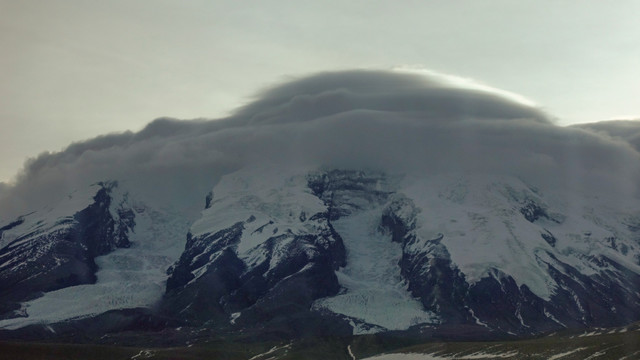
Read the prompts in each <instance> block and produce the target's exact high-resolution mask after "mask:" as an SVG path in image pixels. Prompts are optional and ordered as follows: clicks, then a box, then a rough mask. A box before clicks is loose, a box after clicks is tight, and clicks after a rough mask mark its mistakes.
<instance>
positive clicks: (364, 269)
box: [314, 207, 438, 334]
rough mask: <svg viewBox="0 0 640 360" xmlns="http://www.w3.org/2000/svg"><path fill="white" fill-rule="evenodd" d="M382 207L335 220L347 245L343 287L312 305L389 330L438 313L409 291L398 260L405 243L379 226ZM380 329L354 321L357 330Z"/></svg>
mask: <svg viewBox="0 0 640 360" xmlns="http://www.w3.org/2000/svg"><path fill="white" fill-rule="evenodd" d="M381 215H382V208H381V207H376V208H374V209H368V210H364V211H362V212H361V213H358V214H354V215H351V216H347V217H344V218H341V219H339V220H336V221H334V222H333V227H334V228H335V230H336V231H337V232H338V234H340V236H341V237H342V239H343V242H344V245H345V248H346V249H347V266H345V267H344V268H342V269H340V270H339V271H338V272H337V275H338V280H339V281H340V284H341V285H342V286H343V287H344V288H345V291H344V292H343V293H341V294H339V295H337V296H334V297H329V298H324V299H320V300H318V301H316V302H315V304H314V308H316V309H328V310H331V311H332V312H335V313H338V314H342V315H346V316H348V317H351V318H354V319H357V320H360V321H362V322H365V323H367V324H371V325H377V326H379V327H382V328H384V329H387V330H405V329H408V328H409V327H410V326H412V325H416V324H422V323H434V322H437V321H438V318H437V316H436V315H435V314H434V313H432V312H428V311H424V310H423V309H422V304H421V303H420V302H419V301H418V300H416V299H414V298H413V297H412V296H411V294H410V293H409V292H408V291H407V288H406V287H407V286H406V283H405V282H404V281H403V279H402V277H401V275H400V267H399V266H398V261H399V260H400V257H401V256H402V248H401V245H400V244H398V243H393V242H392V241H391V235H388V234H382V233H380V232H379V231H378V229H377V227H378V224H379V222H380V217H381ZM381 330H382V329H379V328H376V327H374V328H372V329H369V330H367V328H366V327H357V326H354V334H359V333H366V332H378V331H381Z"/></svg>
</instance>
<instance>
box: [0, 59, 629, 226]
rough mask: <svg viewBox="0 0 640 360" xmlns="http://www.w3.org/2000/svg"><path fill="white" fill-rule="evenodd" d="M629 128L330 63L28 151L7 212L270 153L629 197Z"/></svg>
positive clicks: (441, 82) (174, 185)
mask: <svg viewBox="0 0 640 360" xmlns="http://www.w3.org/2000/svg"><path fill="white" fill-rule="evenodd" d="M607 124H608V123H607ZM632 125H633V123H632ZM612 126H613V125H612ZM582 128H584V129H593V130H598V128H596V127H593V126H590V127H587V126H584V127H582ZM614 135H615V134H614ZM621 139H622V138H620V137H616V138H612V137H611V136H603V134H602V132H601V131H600V132H596V131H589V132H586V131H582V130H581V129H580V127H573V128H566V127H560V126H556V125H554V124H553V123H552V122H551V121H550V120H548V117H547V116H546V114H544V112H542V111H541V110H539V109H537V108H535V107H531V106H529V105H528V104H523V103H519V102H516V101H514V100H513V99H511V98H508V97H505V96H503V95H501V93H500V92H497V91H496V92H491V91H488V90H486V89H482V88H481V89H477V88H469V87H463V86H460V85H459V84H457V83H455V82H452V81H447V77H446V76H440V77H434V76H428V75H423V74H419V73H404V72H388V71H368V70H366V71H365V70H358V71H344V72H336V73H321V74H317V75H314V76H310V77H306V78H302V79H297V80H292V81H291V82H289V83H286V84H284V85H278V86H274V87H273V88H269V89H266V90H264V91H262V92H260V93H258V95H257V96H256V99H255V100H254V101H253V102H251V103H249V104H247V105H246V106H244V107H243V108H241V109H239V110H238V111H236V113H235V114H234V115H232V116H230V117H229V118H224V119H218V120H202V119H201V120H192V121H181V120H176V119H168V118H161V119H157V120H154V121H153V122H151V123H150V124H149V125H147V126H146V127H145V128H144V129H143V130H141V131H139V132H137V133H131V132H125V133H120V134H109V135H104V136H99V137H97V138H94V139H90V140H86V141H82V142H78V143H74V144H72V145H70V146H69V147H67V148H66V149H65V150H64V151H61V152H57V153H43V154H41V155H40V156H38V157H37V158H35V159H30V160H29V161H27V162H26V163H25V166H24V168H23V169H22V170H21V172H20V173H19V174H18V176H17V177H16V179H15V180H14V181H13V183H12V184H11V185H9V184H2V188H3V189H4V190H3V191H2V192H1V193H0V194H2V202H1V203H0V218H2V219H7V218H10V217H12V216H16V215H19V214H20V213H22V212H25V211H29V209H33V208H34V207H37V206H38V205H42V204H47V203H49V202H50V201H51V200H55V197H62V196H64V195H63V194H66V193H68V192H70V191H73V190H74V189H75V188H76V187H78V186H79V185H81V184H82V185H83V184H86V183H90V182H95V181H102V180H104V179H105V178H107V179H120V180H126V181H130V182H132V183H144V184H145V185H144V186H143V187H144V189H145V190H146V191H148V192H149V196H153V195H152V193H154V192H158V193H162V194H165V195H166V194H176V195H175V199H172V200H171V201H178V202H180V200H181V199H187V198H188V199H189V200H192V199H193V197H194V196H195V197H199V196H201V194H202V193H203V192H204V193H206V191H207V189H209V188H210V187H211V186H213V185H214V184H215V183H216V181H217V179H218V178H219V177H220V176H221V175H222V174H224V173H228V172H230V171H232V170H233V169H238V168H241V167H243V166H247V165H249V164H256V163H264V162H281V163H300V164H304V163H306V164H313V165H318V166H327V167H332V166H333V167H350V166H352V165H357V166H358V167H361V168H372V169H380V170H391V171H393V172H423V171H430V172H443V171H489V172H504V173H509V174H513V175H518V176H520V175H522V176H525V177H526V178H528V179H532V178H536V180H540V181H547V180H545V179H549V177H547V176H538V175H540V174H548V173H554V174H556V175H555V176H554V177H553V179H554V180H553V181H558V182H561V183H564V185H570V184H569V183H570V182H571V181H575V180H572V179H580V186H587V183H591V184H590V185H594V186H598V184H603V183H602V181H601V180H602V179H607V180H606V181H608V182H613V183H614V184H615V187H616V188H619V189H621V191H622V192H623V193H624V195H625V196H623V198H624V197H627V196H626V195H627V194H629V193H630V192H632V191H635V189H634V187H635V185H634V184H637V182H636V181H635V176H637V174H638V161H637V160H638V154H637V153H636V152H633V151H631V149H629V148H628V146H627V145H628V144H626V143H624V142H623V141H621ZM625 139H626V140H629V141H632V139H631V138H628V137H627V138H625ZM587 174H588V176H586V175H587ZM149 181H151V183H149ZM186 188H189V189H192V191H185V189H186ZM187 202H190V201H187Z"/></svg>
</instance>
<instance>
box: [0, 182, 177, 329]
mask: <svg viewBox="0 0 640 360" xmlns="http://www.w3.org/2000/svg"><path fill="white" fill-rule="evenodd" d="M85 192H86V193H82V192H75V193H73V194H71V195H69V196H68V197H67V198H65V199H63V200H62V201H61V202H60V203H58V204H56V205H55V206H53V207H49V208H46V209H44V210H42V211H39V212H36V213H32V214H29V215H26V216H25V217H21V218H19V220H18V222H20V221H21V222H20V223H19V224H17V223H16V224H15V225H13V226H12V227H11V228H7V229H6V230H5V231H3V233H2V241H3V245H5V246H4V247H3V248H2V256H3V257H5V258H7V260H6V261H5V264H3V267H2V270H1V271H2V274H3V275H5V274H6V277H8V278H9V280H12V279H13V278H15V277H16V275H17V274H20V269H22V268H26V269H31V270H32V271H33V269H42V270H41V272H36V273H35V274H30V275H29V277H28V278H27V279H17V281H18V282H17V283H15V280H14V281H13V282H11V283H8V282H7V283H6V284H7V285H6V288H5V289H3V290H4V292H3V295H4V294H12V293H16V292H18V293H20V294H24V296H22V297H17V298H15V300H17V301H22V303H21V304H20V307H19V308H16V309H14V311H13V312H12V313H10V314H7V315H5V316H6V317H9V318H8V319H6V320H2V321H0V327H1V328H4V329H16V328H20V327H24V326H27V325H30V324H41V323H45V324H47V323H55V322H59V321H64V320H68V319H78V318H83V317H89V316H95V315H98V314H101V313H104V312H106V311H109V310H115V309H127V308H137V307H143V308H152V307H154V306H156V305H157V303H158V302H159V301H160V299H161V297H162V294H163V293H164V290H165V281H166V278H167V275H166V269H167V268H168V267H169V266H170V265H171V264H172V263H173V262H174V261H175V260H176V259H177V258H178V257H179V255H180V253H181V251H182V248H183V242H182V241H181V239H183V237H184V234H185V233H186V230H187V228H188V223H187V222H186V221H185V220H184V218H183V217H182V215H181V214H180V213H178V212H168V211H160V210H155V209H152V208H149V207H148V206H146V205H145V204H144V203H141V202H139V201H135V200H134V198H133V197H132V196H130V195H129V193H128V191H126V189H123V187H122V186H118V184H117V183H114V182H111V183H101V184H97V185H95V186H91V187H88V188H87V189H85ZM96 194H99V195H96ZM96 202H100V203H101V204H103V205H104V206H103V211H102V212H100V213H94V214H93V215H92V217H91V220H92V221H94V222H97V223H101V224H103V225H102V227H101V231H97V232H96V231H84V232H83V231H82V229H83V227H86V225H84V222H85V220H83V219H82V218H81V216H78V214H82V212H83V211H85V212H86V210H85V209H87V208H90V207H91V206H92V204H95V203H96ZM99 228H100V227H99ZM79 229H80V230H79ZM25 233H26V234H27V235H26V236H25V235H24V234H25ZM100 236H102V239H101V238H100ZM96 237H97V238H96ZM99 240H102V241H108V242H114V244H113V245H111V246H109V247H104V246H103V249H102V250H100V251H94V252H90V255H86V257H83V258H82V259H83V260H84V262H83V263H82V264H83V265H84V267H83V268H82V272H81V273H80V274H82V275H83V276H85V279H82V278H80V279H78V280H76V281H73V279H75V278H77V277H78V276H74V275H73V274H76V273H77V270H76V272H73V270H72V273H71V274H72V275H71V276H73V277H72V278H71V280H70V281H68V282H62V281H60V280H57V279H66V278H69V276H68V275H67V273H66V272H65V270H64V269H65V264H68V263H69V262H71V261H76V262H78V259H76V258H73V257H72V256H71V259H69V257H70V255H69V254H68V252H66V251H64V249H63V250H60V248H61V246H62V245H61V244H63V245H64V244H65V243H71V246H79V249H84V250H89V251H91V248H92V247H97V246H98V245H93V246H91V245H88V243H91V242H95V241H99ZM20 246H22V247H25V246H29V249H31V248H33V249H34V251H30V250H25V249H20V248H19V247H20ZM23 258H24V262H23V263H19V264H15V263H16V262H17V261H19V260H20V259H23ZM52 262H54V264H52ZM9 266H13V267H9ZM60 273H62V275H60ZM64 276H66V278H65V277H64ZM40 277H42V278H44V279H45V280H46V282H45V284H43V286H40V287H35V286H28V287H27V286H25V285H24V283H25V282H28V281H30V280H31V279H38V278H40ZM31 281H32V280H31ZM43 282H44V281H43ZM27 289H28V290H29V292H27V293H24V291H25V290H27ZM42 291H44V294H43V293H41V292H42ZM30 299H32V300H30ZM23 300H28V301H23Z"/></svg>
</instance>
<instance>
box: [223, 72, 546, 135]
mask: <svg viewBox="0 0 640 360" xmlns="http://www.w3.org/2000/svg"><path fill="white" fill-rule="evenodd" d="M460 80H461V78H459V77H453V76H447V75H442V74H437V73H435V72H431V71H406V70H396V71H392V70H389V71H380V70H348V71H335V72H322V73H318V74H315V75H311V76H306V77H303V78H299V79H295V80H292V81H289V82H287V83H285V84H282V85H277V86H274V87H271V88H268V89H266V90H263V91H262V92H259V93H258V95H257V96H256V99H255V100H254V101H253V102H251V103H249V104H248V105H246V106H244V107H242V108H240V109H239V110H238V111H236V113H235V116H237V117H239V118H241V119H243V120H244V121H246V122H248V123H250V124H264V123H283V122H295V121H305V120H311V119H317V118H321V117H326V116H331V115H335V114H338V113H341V112H347V111H357V110H370V111H381V112H394V113H411V114H414V115H416V114H417V115H422V116H423V118H424V119H428V120H443V119H462V118H487V119H532V120H535V121H538V122H549V120H548V118H547V116H546V114H544V113H543V112H542V111H541V110H540V109H538V108H536V107H534V106H531V104H529V103H524V102H520V101H517V99H516V97H515V96H507V95H505V94H507V93H506V92H501V91H497V89H492V88H490V87H488V86H480V85H479V84H473V83H472V82H470V81H467V82H464V81H460ZM492 90H496V91H492Z"/></svg>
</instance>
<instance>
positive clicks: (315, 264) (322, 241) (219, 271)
mask: <svg viewBox="0 0 640 360" xmlns="http://www.w3.org/2000/svg"><path fill="white" fill-rule="evenodd" d="M297 180H298V181H303V180H304V178H300V179H297ZM223 186H224V184H223ZM229 186H232V184H229ZM251 190H255V189H252V188H251V187H249V188H248V189H241V190H240V194H235V195H236V197H230V196H225V195H222V196H223V197H222V198H219V199H213V201H211V202H210V203H209V205H210V206H209V208H207V209H206V210H205V212H204V216H203V219H202V220H201V222H203V223H204V222H212V223H211V224H206V225H205V226H204V227H198V226H197V225H198V224H196V226H194V229H192V231H195V232H197V233H196V234H193V233H189V235H188V237H187V244H186V246H185V251H184V253H183V254H182V256H181V257H180V260H179V261H178V262H177V263H176V265H175V266H174V267H172V268H171V269H169V273H170V276H169V279H168V281H167V293H166V296H165V300H164V305H163V307H164V311H165V312H167V313H169V314H180V316H182V317H184V318H186V319H189V320H190V321H192V322H195V323H203V322H207V321H208V322H210V323H211V324H217V325H216V326H222V327H230V326H232V325H234V326H264V325H265V324H268V323H272V324H275V325H273V326H281V325H279V323H281V322H283V321H284V319H285V318H286V319H289V320H288V321H293V320H291V319H298V320H297V321H293V322H294V323H295V324H290V326H288V327H289V329H287V330H288V331H291V327H305V326H306V327H310V326H313V325H312V323H313V322H311V323H310V324H307V325H305V324H304V322H305V321H308V320H309V318H313V317H315V315H314V314H311V313H310V306H311V303H312V302H313V301H314V300H315V299H318V298H321V297H324V296H329V295H332V294H336V293H337V292H338V291H339V289H340V285H339V283H338V280H337V278H336V275H335V272H334V271H335V270H337V269H338V267H339V266H341V265H344V262H345V251H344V246H343V244H342V239H341V238H340V236H339V235H338V234H337V233H336V232H335V231H334V229H333V228H332V226H331V222H330V217H331V215H330V212H331V210H330V209H331V207H330V206H329V207H327V206H325V205H324V204H322V203H321V202H320V201H317V199H315V200H313V196H312V195H311V194H308V193H307V194H304V193H303V194H299V195H301V196H302V197H303V198H304V197H306V198H307V201H308V200H309V199H310V200H311V201H310V202H309V203H301V204H294V203H291V204H290V205H293V206H292V208H288V207H286V205H287V203H286V202H287V201H288V200H287V199H286V198H287V196H289V195H290V194H287V190H290V188H286V187H285V188H284V190H282V191H280V192H277V191H274V192H269V193H267V194H261V193H260V192H259V191H258V193H252V192H251ZM300 190H301V189H296V190H294V191H300ZM216 193H222V194H224V191H220V192H218V191H216ZM238 195H239V196H238ZM283 198H284V199H285V200H284V201H285V203H284V204H283V203H282V200H283ZM291 200H292V201H295V200H296V199H295V198H292V199H291ZM221 211H224V212H227V213H228V214H229V213H233V214H237V215H238V216H243V219H242V220H240V221H237V222H233V221H232V222H233V223H232V224H230V225H222V226H221V227H220V228H218V227H217V226H216V225H219V224H222V223H224V221H225V220H222V221H221V222H218V221H217V220H216V217H217V216H219V214H220V213H221ZM208 217H210V218H208ZM200 229H202V230H200ZM305 319H306V320H305ZM220 324H224V325H220Z"/></svg>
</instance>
